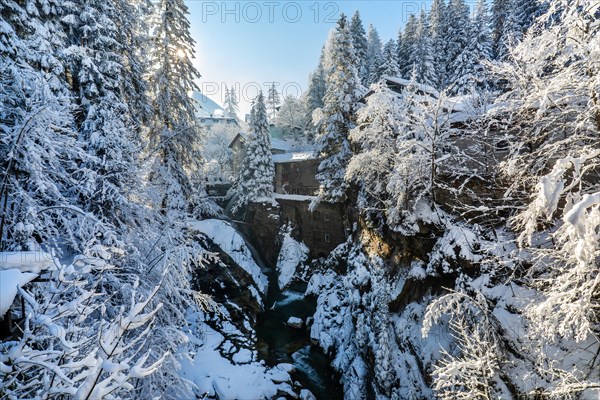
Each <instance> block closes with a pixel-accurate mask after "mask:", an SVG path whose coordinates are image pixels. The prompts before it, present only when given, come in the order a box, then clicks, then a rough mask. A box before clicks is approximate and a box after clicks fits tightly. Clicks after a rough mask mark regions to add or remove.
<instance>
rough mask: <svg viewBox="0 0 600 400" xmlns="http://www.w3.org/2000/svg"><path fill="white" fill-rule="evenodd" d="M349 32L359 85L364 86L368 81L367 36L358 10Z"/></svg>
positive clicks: (351, 21) (353, 17)
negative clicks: (354, 53) (356, 63)
mask: <svg viewBox="0 0 600 400" xmlns="http://www.w3.org/2000/svg"><path fill="white" fill-rule="evenodd" d="M350 32H352V44H353V45H354V51H355V52H356V59H357V62H358V65H357V70H358V77H359V78H360V81H361V83H362V84H363V85H364V86H366V85H368V81H369V66H368V59H367V50H368V43H367V34H366V32H365V28H364V27H363V23H362V20H361V19H360V13H359V12H358V10H356V12H355V13H354V15H352V19H351V20H350Z"/></svg>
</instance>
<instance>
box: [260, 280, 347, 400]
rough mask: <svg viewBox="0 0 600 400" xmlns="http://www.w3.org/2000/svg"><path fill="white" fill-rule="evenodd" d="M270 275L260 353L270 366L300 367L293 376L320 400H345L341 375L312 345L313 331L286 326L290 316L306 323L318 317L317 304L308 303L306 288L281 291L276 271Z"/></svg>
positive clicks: (261, 320)
mask: <svg viewBox="0 0 600 400" xmlns="http://www.w3.org/2000/svg"><path fill="white" fill-rule="evenodd" d="M265 272H267V273H268V275H269V294H268V296H267V301H266V302H265V309H266V310H265V311H264V312H263V313H261V314H260V315H259V317H258V321H257V324H256V336H257V350H258V355H259V357H260V358H261V359H264V360H265V362H266V363H267V364H268V365H276V364H279V363H290V364H293V365H294V366H295V367H296V372H295V373H294V375H293V377H294V379H295V380H297V381H299V382H300V383H301V384H302V386H303V387H305V388H307V389H309V390H310V391H311V392H312V393H313V394H314V395H315V397H316V398H317V399H318V400H321V399H323V400H338V399H339V400H341V399H342V398H343V395H342V387H341V385H340V384H339V376H338V374H337V373H336V372H335V371H334V370H333V368H331V366H330V362H331V360H330V359H329V357H327V356H326V355H324V354H323V353H322V352H321V351H320V349H319V348H317V347H316V346H314V345H311V342H310V332H309V330H308V329H306V328H305V327H303V328H302V329H295V328H290V327H289V326H287V325H286V322H287V320H288V318H289V317H299V318H302V320H303V321H306V318H307V317H310V316H312V315H313V314H314V311H315V302H314V301H309V300H305V299H304V298H303V295H302V294H303V293H304V290H305V285H304V286H302V285H296V286H292V287H291V288H290V289H289V290H286V291H285V292H281V291H280V290H279V288H278V285H277V275H276V273H275V272H274V271H265Z"/></svg>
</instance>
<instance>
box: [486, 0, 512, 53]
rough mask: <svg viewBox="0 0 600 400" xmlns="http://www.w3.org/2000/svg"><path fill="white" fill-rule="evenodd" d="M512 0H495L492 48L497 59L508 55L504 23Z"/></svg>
mask: <svg viewBox="0 0 600 400" xmlns="http://www.w3.org/2000/svg"><path fill="white" fill-rule="evenodd" d="M511 2H512V1H511V0H493V3H492V19H491V25H492V28H491V39H492V50H493V52H494V57H495V58H496V59H502V58H504V56H505V55H506V48H507V47H506V46H507V44H506V43H504V38H505V35H504V24H505V22H506V19H507V18H508V15H509V14H510V12H511V9H510V7H511Z"/></svg>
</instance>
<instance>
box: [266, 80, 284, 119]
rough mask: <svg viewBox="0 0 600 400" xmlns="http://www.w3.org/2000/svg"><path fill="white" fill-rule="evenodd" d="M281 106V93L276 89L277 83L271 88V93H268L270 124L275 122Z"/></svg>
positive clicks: (267, 103) (267, 102) (267, 104)
mask: <svg viewBox="0 0 600 400" xmlns="http://www.w3.org/2000/svg"><path fill="white" fill-rule="evenodd" d="M280 104H281V98H280V97H279V92H278V91H277V88H276V87H275V82H273V83H272V85H271V86H269V91H268V92H267V100H266V106H267V115H268V117H269V122H273V121H274V120H275V116H276V115H277V109H278V108H279V105H280Z"/></svg>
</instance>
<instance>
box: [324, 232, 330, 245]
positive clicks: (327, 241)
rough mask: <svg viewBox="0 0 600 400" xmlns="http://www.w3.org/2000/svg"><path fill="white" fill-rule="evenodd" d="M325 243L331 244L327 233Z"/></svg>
mask: <svg viewBox="0 0 600 400" xmlns="http://www.w3.org/2000/svg"><path fill="white" fill-rule="evenodd" d="M325 243H331V236H330V235H329V233H326V234H325Z"/></svg>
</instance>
